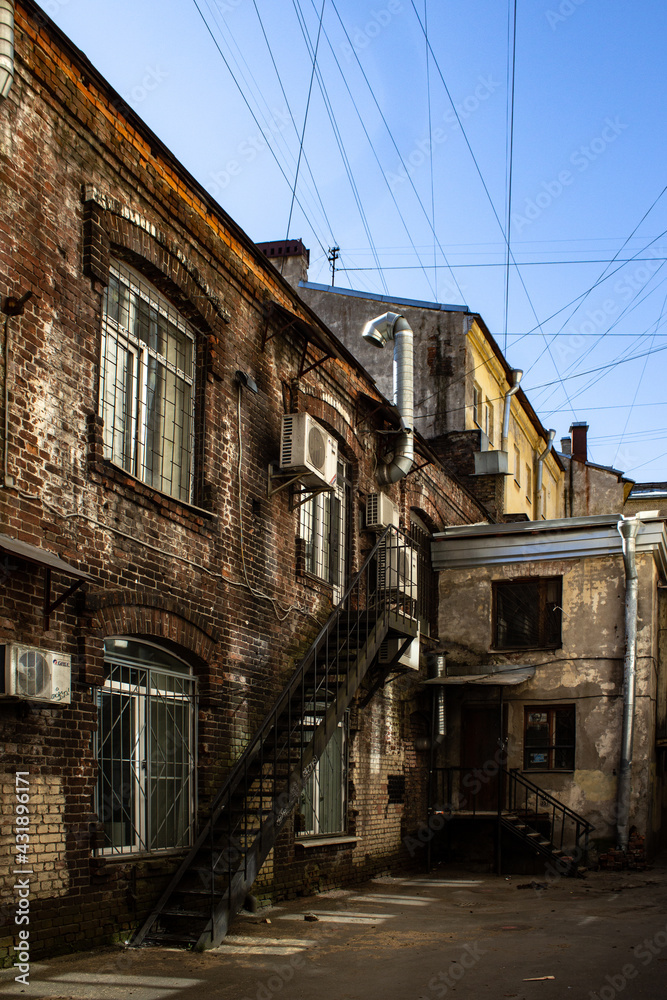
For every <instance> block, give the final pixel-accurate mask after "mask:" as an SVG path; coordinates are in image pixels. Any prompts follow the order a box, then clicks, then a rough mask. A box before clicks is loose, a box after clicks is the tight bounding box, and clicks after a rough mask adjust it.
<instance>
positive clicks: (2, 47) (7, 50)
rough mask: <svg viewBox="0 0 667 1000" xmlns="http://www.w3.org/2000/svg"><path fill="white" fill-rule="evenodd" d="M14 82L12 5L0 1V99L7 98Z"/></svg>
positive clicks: (9, 0)
mask: <svg viewBox="0 0 667 1000" xmlns="http://www.w3.org/2000/svg"><path fill="white" fill-rule="evenodd" d="M13 82H14V3H13V0H0V97H7V95H8V94H9V91H10V90H11V87H12V83H13Z"/></svg>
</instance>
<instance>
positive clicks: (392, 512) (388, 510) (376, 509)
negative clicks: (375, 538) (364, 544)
mask: <svg viewBox="0 0 667 1000" xmlns="http://www.w3.org/2000/svg"><path fill="white" fill-rule="evenodd" d="M390 524H393V526H394V527H395V528H398V507H397V506H396V504H395V503H394V502H393V500H391V499H390V498H389V497H388V496H386V494H384V493H369V494H368V496H367V497H366V528H367V530H368V531H384V529H385V528H388V527H389V525H390Z"/></svg>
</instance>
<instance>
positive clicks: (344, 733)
mask: <svg viewBox="0 0 667 1000" xmlns="http://www.w3.org/2000/svg"><path fill="white" fill-rule="evenodd" d="M320 721H321V719H320V718H319V717H316V716H306V717H305V719H304V722H305V724H306V725H307V726H308V725H309V726H312V728H313V729H315V727H316V724H317V723H319V722H320ZM336 736H339V737H340V741H341V744H340V751H339V753H340V756H339V757H338V755H337V760H338V764H339V767H340V788H339V789H338V790H337V793H336V803H335V807H336V808H337V809H339V810H340V816H341V822H340V825H339V826H338V827H337V829H323V828H322V827H323V825H325V824H326V815H327V811H328V810H330V809H331V808H332V805H334V803H332V802H330V801H329V802H326V803H325V802H324V798H323V796H322V795H320V794H319V791H318V790H319V789H320V788H322V785H323V780H324V779H323V771H324V769H325V768H327V767H328V766H329V761H330V756H331V752H332V749H334V747H333V745H334V739H335V738H334V737H332V738H331V740H330V741H329V743H328V744H327V746H326V749H325V750H324V753H323V754H322V756H321V757H320V759H319V760H318V761H317V763H316V764H315V767H314V768H313V770H312V772H311V774H310V775H309V777H308V780H307V781H306V783H305V785H304V788H303V791H302V792H301V799H300V807H299V815H300V816H301V822H302V824H303V829H301V830H298V831H297V836H298V837H299V838H310V837H313V838H315V837H337V836H345V834H346V833H347V776H348V743H349V736H348V713H347V712H346V713H345V717H344V718H343V719H342V720H341V721H340V722H339V723H338V726H337V728H336ZM309 803H310V816H308V815H307V814H306V812H305V811H304V810H308V805H309Z"/></svg>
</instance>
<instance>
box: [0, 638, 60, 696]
mask: <svg viewBox="0 0 667 1000" xmlns="http://www.w3.org/2000/svg"><path fill="white" fill-rule="evenodd" d="M2 648H3V647H1V646H0V650H2ZM4 654H5V671H4V676H3V677H2V680H3V681H4V684H3V688H2V690H0V695H2V696H4V697H10V698H23V699H26V700H27V701H46V702H50V703H51V704H53V703H55V704H59V705H69V704H70V702H71V700H72V696H71V683H72V658H71V656H69V655H68V654H67V653H56V652H52V651H49V650H46V649H39V648H38V647H37V646H19V645H18V644H17V643H10V644H9V645H7V646H5V647H4ZM0 676H2V675H0Z"/></svg>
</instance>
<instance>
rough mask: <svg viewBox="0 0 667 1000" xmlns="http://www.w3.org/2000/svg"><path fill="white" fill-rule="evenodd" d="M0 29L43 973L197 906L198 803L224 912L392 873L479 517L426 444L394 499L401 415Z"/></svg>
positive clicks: (262, 260)
mask: <svg viewBox="0 0 667 1000" xmlns="http://www.w3.org/2000/svg"><path fill="white" fill-rule="evenodd" d="M11 6H12V5H11V4H5V5H4V8H3V9H4V11H5V13H6V12H7V10H10V9H11ZM14 14H15V39H14V40H15V55H14V63H13V68H12V69H13V83H12V85H11V88H10V89H9V91H8V93H7V96H5V97H4V99H2V100H0V184H1V185H2V201H1V209H0V230H1V232H2V243H1V245H0V262H1V266H0V296H1V299H2V303H1V304H2V310H3V321H4V322H3V326H2V332H3V344H2V347H3V350H2V366H1V368H0V371H1V373H2V380H3V392H2V394H1V398H2V410H3V414H2V416H3V419H2V421H1V422H0V429H2V448H3V461H4V465H3V480H2V483H1V484H0V486H1V487H2V488H1V489H0V549H1V552H0V557H1V559H2V563H1V572H2V598H1V606H0V643H2V644H3V645H4V653H5V672H4V692H3V694H2V697H0V738H1V742H2V746H3V751H4V752H3V763H2V769H1V773H0V785H1V787H2V795H3V821H2V822H3V825H2V839H1V850H2V856H3V863H2V872H3V873H7V872H8V871H9V869H10V866H11V865H16V864H19V863H23V860H24V859H25V860H26V861H27V862H28V863H29V864H30V866H31V868H30V876H29V881H30V893H29V907H30V925H29V926H30V949H31V954H32V955H33V957H38V956H39V955H40V954H47V953H53V952H55V951H59V950H60V951H61V950H64V949H65V950H66V949H70V948H77V947H88V946H92V945H95V944H99V943H102V942H105V941H109V940H112V939H114V938H118V937H120V938H122V939H125V938H127V937H128V936H129V934H130V933H131V932H132V931H133V929H135V928H137V927H138V926H139V925H140V924H141V922H142V920H143V919H144V918H145V917H146V916H147V914H148V913H149V912H150V910H151V908H152V907H153V906H154V905H155V903H156V901H157V900H158V897H159V896H160V894H161V892H163V890H165V889H168V888H169V885H170V884H171V885H172V889H173V891H172V890H169V892H171V896H169V899H168V900H167V903H168V904H169V905H171V906H172V908H173V906H174V905H175V906H176V909H177V910H178V909H179V907H180V909H181V912H182V913H183V914H184V915H185V914H188V915H187V916H186V917H185V920H186V922H189V923H193V919H194V918H192V919H191V918H190V916H189V911H188V908H187V907H186V906H185V905H184V903H183V898H184V896H181V897H180V902H179V903H176V904H174V903H173V897H174V893H177V892H179V891H180V892H183V893H186V892H187V891H189V892H190V893H191V897H190V898H192V896H195V895H196V889H197V885H198V884H199V883H198V882H197V879H196V878H195V879H194V883H191V884H190V888H189V890H186V889H184V888H183V882H182V881H181V882H180V883H179V881H178V879H179V878H180V876H179V875H178V871H180V870H181V869H182V870H186V874H187V873H188V872H190V873H191V871H192V870H194V869H193V866H196V864H197V863H198V861H200V860H201V858H200V857H199V855H196V852H197V851H199V852H200V854H202V853H205V851H206V848H205V847H202V837H203V836H205V835H206V836H208V834H206V831H207V822H209V817H210V815H211V808H212V803H214V804H215V806H214V811H213V817H214V818H213V824H212V826H211V827H210V829H209V833H210V837H209V840H210V844H211V846H210V849H209V854H208V855H207V857H206V865H207V866H208V869H209V871H208V881H206V880H205V879H201V880H200V883H201V884H202V885H203V884H205V885H206V891H207V892H208V894H209V896H210V895H211V886H213V891H214V894H217V896H216V898H217V903H216V905H218V904H220V905H219V908H220V909H221V910H224V909H225V906H226V908H227V909H229V908H230V907H231V908H232V909H233V906H232V905H231V903H234V905H237V904H238V903H239V901H240V902H242V901H243V895H244V893H245V892H246V891H247V890H248V889H249V888H250V887H251V886H252V885H253V884H254V886H255V888H254V891H255V892H265V893H269V892H270V893H273V894H274V895H277V896H279V895H281V894H282V895H285V894H290V893H294V892H297V891H308V890H316V889H318V888H323V887H326V886H332V885H340V884H344V883H346V882H350V881H352V880H353V879H357V878H359V877H364V876H366V875H369V874H371V873H373V872H377V871H378V870H384V869H386V868H388V867H389V866H391V865H394V864H397V863H399V862H401V861H404V860H405V857H406V855H405V849H404V845H403V838H404V836H405V835H406V833H408V832H410V831H412V830H414V829H415V828H416V826H417V825H418V823H419V821H420V820H421V819H422V818H423V817H424V815H425V811H426V801H425V785H426V775H427V767H426V763H425V761H424V759H423V754H422V755H420V751H419V750H418V749H417V747H419V746H423V745H424V742H425V741H426V742H428V735H429V732H430V730H429V726H430V695H429V694H428V692H426V691H425V690H424V689H423V687H422V685H421V680H422V679H423V677H424V668H423V666H422V667H421V669H411V668H410V666H409V665H408V666H406V664H405V662H404V661H405V658H406V656H407V655H408V652H409V650H411V651H412V652H411V662H412V668H414V667H416V666H418V664H419V656H416V657H415V649H416V647H418V646H419V645H420V644H421V650H422V663H423V660H424V656H423V654H424V653H425V651H427V650H428V649H429V647H430V645H433V639H432V636H433V635H435V634H436V628H437V623H436V616H435V614H434V613H433V608H432V605H431V604H429V595H430V591H429V587H430V586H431V582H430V581H431V579H432V577H431V574H430V569H429V565H428V561H427V559H426V552H427V550H428V539H429V535H430V533H431V532H433V531H441V530H443V528H445V527H447V526H448V525H454V524H466V523H475V522H479V521H483V520H487V514H486V511H485V509H484V508H483V507H482V506H481V505H480V503H479V502H478V501H476V500H475V499H474V498H473V496H472V495H471V494H470V493H469V492H468V491H467V490H466V488H465V487H463V486H462V485H460V483H458V482H457V481H456V480H455V479H453V478H452V477H451V476H449V475H447V474H446V473H445V471H444V470H443V468H442V466H441V465H440V464H439V462H438V460H437V458H436V457H435V455H434V453H433V452H432V451H431V450H430V449H429V447H428V446H427V445H426V443H425V442H424V441H423V440H421V439H420V438H417V440H416V442H415V460H414V462H413V464H412V466H411V468H410V471H409V472H408V474H407V475H404V476H403V477H402V478H400V480H397V481H395V482H393V483H387V484H386V485H385V486H383V487H382V489H380V488H379V486H378V479H377V469H378V466H380V467H381V466H382V461H383V455H382V453H383V451H384V450H385V448H386V447H389V448H391V447H392V442H393V441H394V440H395V438H396V437H397V435H400V434H401V433H403V430H404V428H403V425H402V424H401V421H400V415H398V414H397V413H396V410H395V408H394V407H393V406H391V405H390V404H389V403H388V401H387V400H386V399H385V397H384V396H383V395H382V394H381V393H380V392H379V391H378V389H377V386H376V384H375V382H374V381H373V379H372V378H371V377H370V376H369V375H368V374H367V372H366V371H365V370H364V368H363V367H362V366H361V364H360V363H359V362H358V361H357V360H356V359H355V358H354V357H353V355H352V354H351V353H350V352H349V351H348V350H347V349H346V348H345V347H344V346H343V345H342V344H341V343H340V342H339V341H338V340H337V339H336V338H335V337H334V335H333V334H332V333H331V331H330V330H329V329H328V328H327V327H326V326H325V324H324V323H323V322H322V320H320V319H319V318H318V317H317V316H316V315H315V313H314V312H312V311H311V309H310V308H309V307H308V306H306V305H305V304H304V303H303V301H301V299H300V298H299V296H298V295H297V294H296V292H295V291H294V289H293V288H292V287H291V286H290V285H289V284H288V283H287V282H286V281H285V280H284V279H283V278H282V277H281V275H280V274H278V273H277V272H276V270H275V269H274V268H273V267H272V266H271V263H270V262H269V261H268V260H267V258H266V255H265V254H264V253H263V252H261V251H260V250H258V249H257V248H256V247H255V246H254V244H253V243H252V242H251V241H250V239H249V238H248V237H247V236H246V234H245V233H243V232H242V231H241V230H240V229H239V228H238V226H236V225H235V223H234V222H233V221H232V219H230V218H229V216H227V215H226V213H225V212H224V210H223V209H222V208H221V207H220V206H219V205H217V204H216V203H215V202H214V201H213V200H212V198H211V197H210V196H209V195H208V194H207V193H206V192H205V191H204V190H203V188H202V187H201V186H200V185H199V184H198V183H197V182H196V181H195V180H194V179H193V178H192V177H191V176H190V175H189V174H188V173H187V171H186V170H185V169H184V168H183V167H182V166H181V165H180V164H179V163H178V162H177V161H176V160H175V159H174V157H173V156H172V155H171V154H170V153H169V151H168V150H167V149H166V148H165V147H164V146H163V144H162V143H161V142H160V140H159V139H158V138H157V137H156V136H155V135H154V134H152V133H151V131H150V130H149V129H148V128H147V127H146V126H145V124H144V123H143V122H142V121H141V120H140V119H139V118H138V117H137V116H136V115H135V114H134V113H133V112H132V111H131V110H130V109H129V108H127V107H126V106H124V105H123V102H122V100H121V99H120V98H119V97H118V95H117V94H116V93H115V92H114V91H113V90H112V89H111V87H110V86H109V85H108V84H107V83H106V82H105V80H104V79H103V78H102V77H101V76H100V75H99V73H97V71H96V70H95V69H94V67H93V66H91V65H90V64H89V62H88V61H87V60H86V59H85V57H84V56H83V55H82V54H81V53H80V52H79V51H78V50H77V49H75V47H74V46H73V45H72V44H71V43H70V42H69V41H68V39H67V38H66V37H64V36H63V35H62V33H61V32H60V31H59V30H58V29H57V28H56V27H55V26H54V25H53V24H52V23H51V22H50V21H49V20H48V19H47V18H46V17H45V16H44V15H43V13H42V12H41V11H40V9H39V8H38V7H37V6H36V5H35V4H34V3H32V2H31V0H20V2H17V4H16V6H15V12H14ZM28 293H31V295H30V297H28V298H26V295H28ZM367 318H368V319H371V318H372V317H371V316H369V317H367ZM304 414H307V415H308V419H310V420H311V421H312V422H311V423H310V424H309V425H308V426H307V427H305V431H306V433H307V434H309V433H311V432H314V433H315V437H316V445H317V443H318V442H320V443H321V444H322V447H323V449H324V451H323V453H322V455H321V456H320V457H319V458H313V459H312V462H311V465H310V466H309V467H307V468H306V467H305V464H304V463H300V462H299V460H297V459H293V460H292V467H290V461H288V460H286V459H285V453H284V449H283V451H281V444H282V442H281V430H282V429H283V428H284V425H285V421H284V418H285V416H286V415H287V416H289V415H293V416H294V417H295V420H294V421H293V424H294V428H295V429H294V435H295V437H294V440H293V441H292V444H293V446H294V448H295V449H297V450H298V449H299V448H301V449H302V450H303V448H304V445H303V442H301V444H299V441H298V440H297V437H298V434H299V433H302V432H303V431H304V421H305V420H306V417H305V416H304ZM316 450H317V449H316ZM325 452H326V454H325ZM306 454H307V455H310V454H311V453H310V452H307V453H306ZM313 454H314V453H313ZM332 455H333V456H334V457H333V458H331V456H332ZM336 455H337V457H336ZM320 459H321V461H322V463H323V464H322V466H321V468H320V465H319V464H318V463H319V461H320ZM309 460H310V459H309ZM304 462H305V460H304ZM313 462H314V463H315V466H316V468H315V471H314V472H313V469H312V463H313ZM327 462H328V463H329V464H328V465H327ZM331 462H333V465H331ZM300 465H302V466H303V467H301V468H299V466H300ZM281 466H282V469H281ZM286 469H287V471H286ZM323 469H326V470H327V476H328V480H327V478H326V477H325V475H324V472H323V471H322V470H323ZM292 473H293V474H292ZM329 473H332V474H331V475H329ZM334 478H335V480H336V481H335V486H334V487H332V483H331V480H333V479H334ZM292 480H294V481H293V482H292ZM369 497H370V498H371V506H370V508H369V509H373V504H376V506H378V507H379V509H380V516H379V517H378V519H377V524H378V530H377V531H374V532H373V531H367V530H366V529H365V525H366V521H365V517H366V511H367V507H368V503H369ZM380 498H382V499H380ZM387 499H390V500H391V501H392V503H393V506H388V505H387V504H386V502H385V501H386V500H387ZM396 519H398V520H399V525H400V527H398V528H397V527H395V526H394V525H395V521H396ZM384 525H389V527H388V528H387V531H388V532H389V534H388V535H386V537H385V540H384V541H383V542H378V539H379V538H381V537H382V534H381V532H382V530H383V527H384ZM392 547H393V551H392ZM413 553H414V555H413ZM399 557H400V559H399ZM383 559H384V562H383ZM401 560H402V561H401ZM399 564H400V565H399ZM378 566H379V567H380V568H378ZM406 567H407V569H406ZM355 574H359V575H358V578H357V577H356V576H355ZM417 575H418V577H419V596H418V597H417V590H416V583H415V581H414V580H413V579H412V578H413V577H416V576H417ZM406 579H407V583H406V582H404V581H405V580H406ZM355 580H356V583H355ZM351 583H352V587H351V589H350V584H351ZM382 589H383V592H384V595H385V596H384V598H378V596H377V594H378V593H379V592H380V590H382ZM369 595H371V596H369ZM383 601H384V603H382V602H383ZM373 602H375V603H373ZM417 605H418V607H417ZM417 621H418V622H419V630H418V635H419V638H416V639H415V635H416V633H417V626H416V623H417ZM401 623H402V624H401ZM364 630H365V631H364ZM383 642H384V645H382V643H383ZM355 644H356V645H355ZM343 647H345V649H346V650H347V652H346V655H345V662H343V656H342V652H341V650H342V649H343ZM350 650H352V652H350ZM295 670H300V671H301V673H300V674H298V675H295ZM294 676H297V677H298V682H299V685H300V687H299V688H298V690H297V686H295V684H293V685H292V687H290V688H288V689H286V687H285V685H286V684H288V682H289V681H290V678H293V677H294ZM322 678H324V679H322ZM388 680H391V682H390V683H386V682H387V681H388ZM315 681H316V682H317V684H319V687H318V686H317V685H316V686H315V687H314V688H312V689H310V690H311V693H310V694H309V695H304V694H303V691H304V690H305V688H306V686H307V684H312V683H314V682H315ZM285 691H286V692H287V693H286V694H285ZM313 691H314V692H315V693H313ZM299 692H301V694H299ZM299 698H300V699H301V700H299ZM307 698H310V701H307ZM281 699H282V700H281ZM304 699H306V700H304ZM297 709H298V727H299V733H298V741H297V745H296V746H295V744H294V742H293V738H292V736H291V735H289V733H288V737H287V740H288V746H287V750H286V754H287V756H286V757H285V756H284V755H283V756H282V757H281V756H280V754H281V753H283V751H282V750H279V748H278V740H279V738H280V737H281V733H283V729H282V728H281V727H284V724H285V721H286V720H287V721H288V723H289V724H293V722H294V717H293V716H294V715H295V713H297ZM272 713H273V714H272ZM290 720H291V721H290ZM288 728H289V727H288ZM257 734H259V735H257ZM304 734H305V735H304ZM269 750H270V753H269ZM269 758H271V759H270V760H269ZM239 760H240V761H241V764H240V765H239V764H238V761H239ZM294 761H296V764H294ZM275 762H277V763H275ZM17 772H18V773H19V777H18V778H17ZM24 782H25V785H24ZM230 782H231V783H230ZM281 783H282V784H281ZM281 789H283V791H280V790H281ZM26 790H27V793H28V799H27V800H26V799H25V797H24V796H25V791H26ZM225 796H227V797H226V798H225ZM239 798H240V800H241V803H242V804H241V809H242V812H243V816H244V819H243V823H244V824H245V825H243V826H241V827H240V826H239V825H238V824H239V823H240V822H241V821H240V820H238V821H237V817H236V813H234V814H233V818H232V811H233V808H232V802H236V803H237V805H238V800H239ZM25 804H27V812H26V808H25ZM234 808H236V806H235V807H234ZM251 814H252V816H254V822H255V824H256V825H255V826H253V825H252V822H251V820H250V818H249V817H250V816H251ZM26 815H27V816H28V817H29V821H28V822H26V821H25V818H24V817H25V816H26ZM13 817H15V819H14V821H13V819H12V818H13ZM233 822H234V823H237V825H236V826H235V827H233ZM225 823H228V827H225V825H224V824H225ZM19 833H20V834H21V838H20V839H19V838H18V834H19ZM214 841H216V846H215V848H214V846H213V844H214ZM218 842H219V843H220V844H222V845H223V846H222V847H220V848H219V849H218V847H219V844H218ZM223 848H224V849H223ZM271 848H272V850H271ZM214 850H215V851H217V853H214ZM193 851H194V852H195V853H193ZM195 855H196V856H195ZM220 857H223V861H222V864H221V865H220V866H219V861H220ZM17 859H18V860H17ZM179 866H180V868H179ZM260 869H261V871H260ZM258 871H259V875H258V878H257V879H255V874H257V872H258ZM175 873H176V876H175ZM1 877H2V911H1V913H2V922H3V929H2V932H1V939H0V949H1V955H2V957H3V958H4V959H5V960H6V961H10V962H11V960H12V944H13V942H14V941H15V935H16V932H17V926H16V925H15V912H16V905H17V901H16V899H15V898H14V896H15V890H14V888H13V886H14V878H15V876H13V875H12V876H9V875H7V874H3V875H2V876H1ZM174 878H176V882H175V883H174ZM174 885H175V888H173V886H174ZM225 885H226V886H227V889H225ZM179 886H180V888H179ZM232 889H233V892H232ZM200 891H201V885H200ZM225 892H227V893H228V897H229V898H228V899H227V903H229V906H227V904H225V900H224V897H225ZM232 896H233V899H231V897H232ZM165 898H166V897H165ZM230 899H231V902H230ZM169 900H171V901H172V902H171V903H169ZM221 900H222V902H221ZM165 906H166V904H165V902H164V900H163V903H162V909H163V910H164V909H165ZM195 912H197V911H195ZM225 919H226V918H225V917H224V914H223V916H220V917H219V920H218V923H217V924H216V927H215V928H214V930H215V933H216V934H218V933H219V932H220V933H222V932H223V930H224V928H223V926H222V925H223V924H224V921H225ZM172 930H173V932H174V935H175V936H176V937H178V936H179V934H181V936H182V932H183V927H182V923H179V919H178V917H176V918H175V920H174V921H172ZM154 931H155V926H153V932H154ZM202 933H203V935H204V937H205V936H206V933H208V934H209V938H210V937H211V935H212V933H213V932H210V928H209V932H207V931H206V929H204V931H203V932H202ZM213 936H215V935H213ZM197 940H200V938H199V937H198V938H197Z"/></svg>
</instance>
